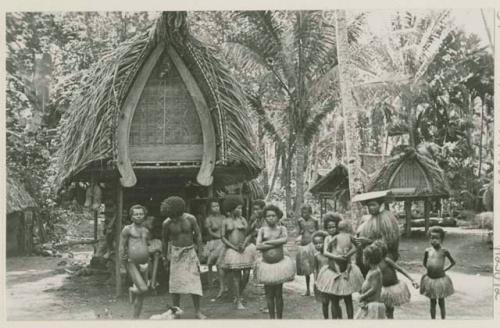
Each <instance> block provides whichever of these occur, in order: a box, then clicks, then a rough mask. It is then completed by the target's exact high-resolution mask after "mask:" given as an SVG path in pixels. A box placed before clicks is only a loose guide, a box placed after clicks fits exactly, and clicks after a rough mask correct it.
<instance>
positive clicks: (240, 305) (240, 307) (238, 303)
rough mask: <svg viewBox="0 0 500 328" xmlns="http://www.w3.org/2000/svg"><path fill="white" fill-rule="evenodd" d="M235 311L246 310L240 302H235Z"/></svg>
mask: <svg viewBox="0 0 500 328" xmlns="http://www.w3.org/2000/svg"><path fill="white" fill-rule="evenodd" d="M236 309H237V310H245V309H246V308H245V307H244V306H243V304H242V303H241V301H238V302H236Z"/></svg>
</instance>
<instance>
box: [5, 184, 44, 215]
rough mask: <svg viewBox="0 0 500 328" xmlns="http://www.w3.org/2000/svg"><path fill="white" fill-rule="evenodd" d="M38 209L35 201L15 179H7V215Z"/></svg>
mask: <svg viewBox="0 0 500 328" xmlns="http://www.w3.org/2000/svg"><path fill="white" fill-rule="evenodd" d="M36 207H37V204H36V202H35V200H34V199H33V197H31V195H30V194H29V193H28V192H27V191H26V189H25V188H24V186H23V185H22V184H21V183H19V181H17V180H16V179H14V178H13V177H7V214H11V213H14V212H22V211H24V210H27V209H31V208H36Z"/></svg>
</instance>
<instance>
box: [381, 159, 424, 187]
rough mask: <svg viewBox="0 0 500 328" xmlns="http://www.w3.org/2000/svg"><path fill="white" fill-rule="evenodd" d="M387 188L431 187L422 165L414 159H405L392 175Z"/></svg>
mask: <svg viewBox="0 0 500 328" xmlns="http://www.w3.org/2000/svg"><path fill="white" fill-rule="evenodd" d="M389 188H416V189H419V190H424V189H428V190H430V189H431V186H430V185H429V184H428V181H427V179H426V176H425V173H424V171H423V169H422V167H421V166H420V165H419V164H418V163H417V162H415V161H406V162H403V163H402V164H401V167H400V168H399V170H396V172H395V175H394V176H393V177H392V182H391V183H390V185H389Z"/></svg>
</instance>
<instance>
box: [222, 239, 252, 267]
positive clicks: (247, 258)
mask: <svg viewBox="0 0 500 328" xmlns="http://www.w3.org/2000/svg"><path fill="white" fill-rule="evenodd" d="M256 256H257V249H256V248H255V245H254V244H249V245H248V246H247V247H246V248H245V250H244V251H243V253H239V252H237V251H235V250H234V249H232V248H227V247H226V248H225V250H224V254H223V255H222V256H221V266H222V268H224V269H229V270H238V269H251V268H252V267H253V266H254V263H255V258H256Z"/></svg>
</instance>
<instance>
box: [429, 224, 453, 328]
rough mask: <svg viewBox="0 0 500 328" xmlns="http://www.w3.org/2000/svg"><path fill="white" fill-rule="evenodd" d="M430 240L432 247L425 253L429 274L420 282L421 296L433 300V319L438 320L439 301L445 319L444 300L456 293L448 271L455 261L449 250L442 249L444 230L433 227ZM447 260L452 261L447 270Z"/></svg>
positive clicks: (442, 317)
mask: <svg viewBox="0 0 500 328" xmlns="http://www.w3.org/2000/svg"><path fill="white" fill-rule="evenodd" d="M429 239H430V243H431V246H432V247H429V248H427V249H426V250H425V253H424V267H425V268H426V269H427V273H426V274H425V275H423V276H422V280H421V281H420V294H422V295H425V296H427V297H428V298H430V300H431V318H432V319H436V301H437V302H438V303H439V309H440V310H441V319H445V317H446V308H445V302H444V299H445V298H446V297H448V296H450V295H452V294H453V293H454V292H455V290H454V288H453V282H452V281H451V279H450V277H449V276H448V275H447V274H446V271H448V270H449V269H450V268H452V267H453V266H454V265H455V260H454V259H453V257H451V254H450V252H449V251H448V250H447V249H445V248H442V247H441V243H442V242H443V239H444V230H443V228H441V227H432V228H431V229H430V230H429ZM446 259H448V260H449V261H450V264H449V265H448V266H447V267H446V268H445V261H446Z"/></svg>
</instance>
